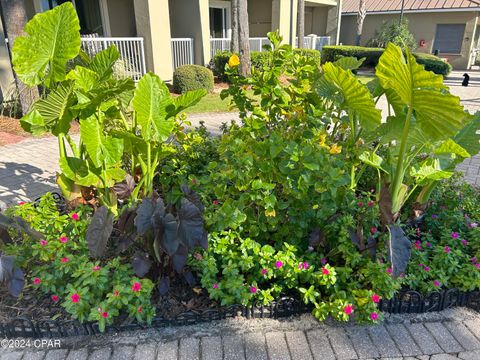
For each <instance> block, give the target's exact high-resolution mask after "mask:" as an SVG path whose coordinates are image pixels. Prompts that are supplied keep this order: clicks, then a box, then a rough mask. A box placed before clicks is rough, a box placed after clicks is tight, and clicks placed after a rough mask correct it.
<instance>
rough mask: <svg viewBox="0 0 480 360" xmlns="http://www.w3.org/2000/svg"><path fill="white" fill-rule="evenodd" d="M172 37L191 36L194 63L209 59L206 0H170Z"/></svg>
mask: <svg viewBox="0 0 480 360" xmlns="http://www.w3.org/2000/svg"><path fill="white" fill-rule="evenodd" d="M169 7H170V21H171V25H170V29H171V34H172V38H193V39H194V48H195V56H194V57H195V63H196V64H201V65H205V64H207V63H208V61H210V55H209V54H210V15H209V1H208V0H170V1H169Z"/></svg>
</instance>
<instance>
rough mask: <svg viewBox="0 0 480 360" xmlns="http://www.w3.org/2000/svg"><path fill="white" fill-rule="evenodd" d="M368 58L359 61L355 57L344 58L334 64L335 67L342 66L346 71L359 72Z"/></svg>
mask: <svg viewBox="0 0 480 360" xmlns="http://www.w3.org/2000/svg"><path fill="white" fill-rule="evenodd" d="M365 59H366V58H364V57H363V58H361V59H357V58H356V57H353V56H344V57H341V58H340V59H338V60H337V61H335V62H334V64H335V65H337V66H340V67H341V68H342V69H344V70H357V69H358V68H360V66H362V64H363V62H364V61H365Z"/></svg>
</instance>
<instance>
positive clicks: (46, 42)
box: [12, 2, 80, 88]
mask: <svg viewBox="0 0 480 360" xmlns="http://www.w3.org/2000/svg"><path fill="white" fill-rule="evenodd" d="M25 33H26V34H27V35H26V36H20V37H18V38H17V39H16V40H15V43H14V44H13V59H12V60H13V65H14V68H15V72H16V73H17V75H18V77H19V78H20V80H22V81H23V82H24V83H25V84H27V85H29V86H35V85H39V84H41V83H45V85H46V86H47V87H50V88H51V87H53V86H54V84H55V83H56V82H58V81H62V80H63V79H65V73H66V65H67V62H68V61H69V60H71V59H73V58H75V57H76V56H77V55H78V53H79V51H80V24H79V21H78V17H77V13H76V12H75V9H74V7H73V5H72V3H71V2H66V3H64V4H62V5H60V6H56V7H54V8H53V9H52V10H49V11H46V12H44V13H39V14H37V15H35V16H34V17H33V18H32V20H30V21H29V22H28V23H27V26H26V27H25Z"/></svg>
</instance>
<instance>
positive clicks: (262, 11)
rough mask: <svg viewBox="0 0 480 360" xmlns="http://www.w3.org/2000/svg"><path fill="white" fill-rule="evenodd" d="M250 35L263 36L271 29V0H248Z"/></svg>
mask: <svg viewBox="0 0 480 360" xmlns="http://www.w3.org/2000/svg"><path fill="white" fill-rule="evenodd" d="M247 6H248V21H249V24H250V27H249V30H250V37H265V36H267V33H268V32H270V31H272V1H271V0H248V5H247Z"/></svg>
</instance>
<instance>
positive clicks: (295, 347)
mask: <svg viewBox="0 0 480 360" xmlns="http://www.w3.org/2000/svg"><path fill="white" fill-rule="evenodd" d="M0 359H1V360H7V359H8V360H20V359H23V360H34V359H39V360H41V359H45V360H63V359H68V360H87V359H89V360H90V359H91V360H103V359H105V360H106V359H125V360H130V359H132V360H133V359H139V360H150V359H152V360H153V359H159V360H173V359H181V360H195V359H204V360H217V359H218V360H222V359H225V360H227V359H232V360H236V359H239V360H244V359H246V360H250V359H251V360H263V359H265V360H268V359H270V360H284V359H285V360H290V359H291V360H300V359H306V360H310V359H311V360H350V359H409V360H412V359H421V360H426V359H430V360H449V359H464V360H478V359H480V317H479V315H478V314H477V313H475V312H472V311H470V310H466V309H462V308H457V309H451V310H446V311H444V312H442V313H431V314H419V315H402V316H400V315H392V316H387V318H386V320H385V323H384V324H381V325H377V326H358V325H353V324H340V323H336V322H330V323H329V324H325V323H319V322H318V321H316V320H315V319H314V318H312V317H311V316H309V315H305V316H302V317H298V318H294V319H286V320H283V321H278V320H271V319H261V320H246V319H232V320H226V321H217V322H214V323H209V324H203V325H196V326H185V327H177V328H166V329H161V330H149V331H142V332H132V333H121V334H114V335H105V336H100V337H82V338H70V339H64V340H62V345H61V348H57V349H24V350H21V351H19V350H4V351H3V353H1V356H0Z"/></svg>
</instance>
